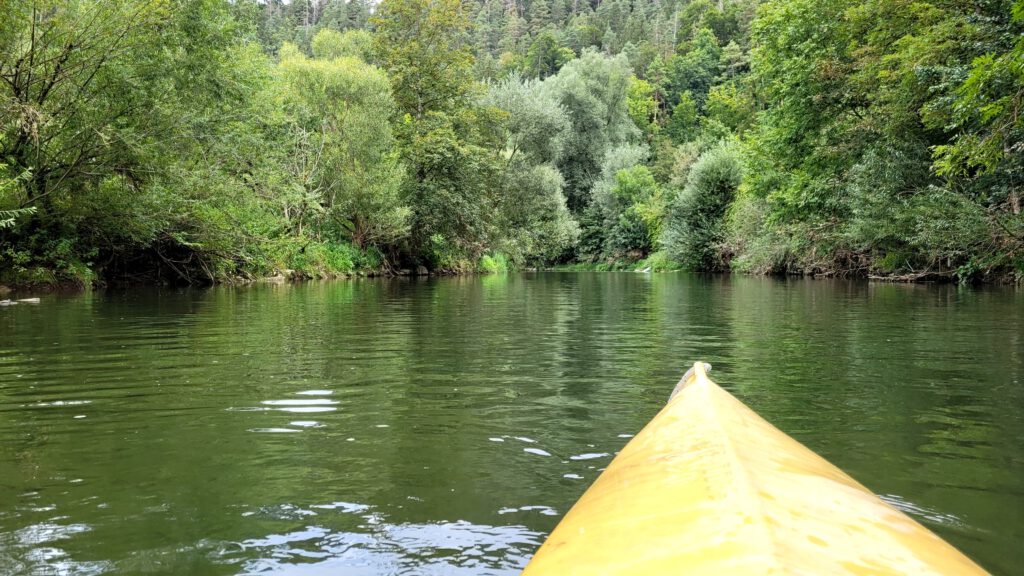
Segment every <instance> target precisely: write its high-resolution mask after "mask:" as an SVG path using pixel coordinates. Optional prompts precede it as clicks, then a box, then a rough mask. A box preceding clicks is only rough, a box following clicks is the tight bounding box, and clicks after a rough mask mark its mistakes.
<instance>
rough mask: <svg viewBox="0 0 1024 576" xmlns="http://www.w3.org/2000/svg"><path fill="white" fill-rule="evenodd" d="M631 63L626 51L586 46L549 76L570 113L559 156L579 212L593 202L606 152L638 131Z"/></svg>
mask: <svg viewBox="0 0 1024 576" xmlns="http://www.w3.org/2000/svg"><path fill="white" fill-rule="evenodd" d="M630 76H631V74H630V70H629V65H628V63H627V62H626V58H625V57H624V56H621V55H620V56H616V57H608V56H605V55H603V54H600V53H598V52H596V51H594V50H587V51H585V52H584V53H583V54H582V55H581V56H580V57H579V58H577V59H575V60H572V61H571V62H569V63H568V64H566V65H565V66H564V67H562V69H561V70H560V71H559V73H558V74H557V75H555V76H552V77H551V78H548V79H547V80H545V83H544V85H545V89H547V90H551V91H552V93H553V94H554V95H555V97H556V99H557V100H558V101H559V102H560V103H561V105H562V107H563V108H564V109H565V111H566V113H567V114H568V116H569V122H570V124H571V125H572V129H571V130H570V131H569V136H568V138H567V139H566V142H565V149H564V152H563V154H562V155H561V157H560V158H559V160H558V169H559V171H560V172H561V173H562V176H563V177H564V178H565V181H566V198H567V199H568V202H569V208H570V209H571V210H572V211H573V213H574V214H580V213H581V212H582V210H583V209H584V208H585V207H586V205H587V204H588V203H589V201H590V188H591V186H593V184H594V182H595V181H596V180H597V178H598V177H599V176H600V175H601V166H602V163H603V162H604V158H605V154H606V153H607V152H608V151H609V150H610V149H612V148H613V147H615V146H618V145H620V144H624V143H628V142H632V141H634V140H635V139H636V138H637V136H638V135H639V130H637V127H636V125H635V124H634V123H633V120H632V119H631V118H630V117H629V107H628V93H627V91H628V88H629V82H630V80H629V79H630Z"/></svg>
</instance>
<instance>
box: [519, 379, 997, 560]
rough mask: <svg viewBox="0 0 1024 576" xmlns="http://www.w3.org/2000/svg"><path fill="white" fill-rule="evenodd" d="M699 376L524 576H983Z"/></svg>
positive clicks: (680, 390) (684, 385) (682, 387)
mask: <svg viewBox="0 0 1024 576" xmlns="http://www.w3.org/2000/svg"><path fill="white" fill-rule="evenodd" d="M705 366H706V365H705V364H703V363H701V362H698V363H697V364H695V365H694V367H693V369H692V370H690V371H689V372H687V374H686V376H684V377H683V379H682V380H681V381H680V382H679V385H678V386H677V387H676V390H675V391H674V392H673V395H672V397H671V398H670V400H669V402H668V404H667V405H666V406H665V407H664V408H663V409H662V410H661V412H660V413H659V414H658V415H657V416H655V417H654V419H653V420H651V422H650V423H649V424H648V425H647V426H646V427H645V428H644V429H643V430H642V431H641V432H640V433H639V434H637V435H636V436H635V437H634V438H633V439H632V440H631V441H630V442H629V444H627V445H626V447H625V448H623V449H622V451H621V452H619V454H618V456H616V457H615V459H614V460H613V461H612V463H611V464H610V465H609V466H608V468H607V469H606V470H605V471H604V472H603V473H601V475H600V476H599V477H598V478H597V480H596V481H595V482H594V484H593V485H592V486H591V487H590V488H589V489H588V490H587V491H586V493H584V494H583V496H582V497H581V498H580V499H579V501H577V503H576V504H575V506H573V507H572V509H571V510H569V512H568V513H567V514H566V515H565V518H563V519H562V521H561V522H560V523H559V524H558V526H557V527H556V528H555V530H554V532H552V533H551V535H550V536H549V537H548V538H547V540H546V541H545V542H544V544H543V545H542V546H541V547H540V549H539V550H538V551H537V553H536V554H535V555H534V557H533V559H532V560H531V561H530V563H529V565H527V567H526V569H525V571H524V572H523V575H524V576H555V575H558V576H571V575H581V576H582V575H589V574H594V575H597V574H601V575H624V574H629V575H654V574H658V575H669V574H671V575H674V574H687V575H701V574H707V575H716V576H717V575H723V574H808V575H810V574H813V575H821V574H830V575H842V574H878V575H881V574H894V575H895V574H901V575H902V574H920V575H923V574H947V575H952V574H986V573H987V572H985V570H983V569H982V568H981V567H980V566H978V565H977V564H975V563H974V562H972V561H971V560H970V559H969V558H967V556H965V555H963V554H962V553H961V552H959V551H958V550H957V549H956V548H954V547H953V546H951V545H950V544H948V543H946V542H945V541H944V540H942V539H941V538H939V537H938V536H936V535H935V534H934V533H932V532H931V531H929V530H928V529H927V528H925V527H924V526H922V525H921V524H919V523H917V522H916V521H914V520H913V519H912V518H910V517H909V516H907V515H906V514H904V513H903V512H900V511H899V510H897V509H895V508H893V507H892V506H890V505H889V504H887V503H886V502H884V501H883V500H882V499H881V498H879V497H878V496H876V495H875V494H873V493H872V492H871V491H870V490H868V489H867V488H865V487H864V486H862V485H861V484H859V483H858V482H857V481H856V480H854V479H853V478H851V477H850V476H848V475H847V474H845V473H844V472H843V471H841V470H840V469H839V468H836V467H835V466H833V465H832V464H830V463H829V462H828V461H826V460H825V459H824V458H822V457H820V456H818V455H817V454H815V453H814V452H812V451H811V450H810V449H808V448H807V447H805V446H804V445H803V444H800V443H799V442H797V441H796V440H794V439H793V438H791V437H789V436H787V435H786V434H785V433H783V432H782V431H780V430H778V429H777V428H775V427H774V426H772V425H771V424H769V423H768V422H767V421H766V420H764V419H762V418H761V417H760V416H758V415H757V414H756V413H754V411H753V410H751V409H750V408H748V407H747V406H745V405H744V404H743V403H742V402H740V401H739V400H737V399H736V398H735V397H734V396H733V395H732V394H730V393H729V392H727V391H725V390H724V389H722V388H721V387H719V386H718V385H717V384H715V383H714V382H712V381H711V379H710V378H708V376H707V373H706V368H705ZM707 368H708V369H709V368H710V366H708V367H707Z"/></svg>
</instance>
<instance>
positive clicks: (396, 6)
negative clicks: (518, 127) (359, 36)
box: [374, 0, 502, 267]
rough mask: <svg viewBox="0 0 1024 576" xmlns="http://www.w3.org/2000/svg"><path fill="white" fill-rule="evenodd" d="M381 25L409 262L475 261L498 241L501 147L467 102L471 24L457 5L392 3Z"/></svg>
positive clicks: (492, 125)
mask: <svg viewBox="0 0 1024 576" xmlns="http://www.w3.org/2000/svg"><path fill="white" fill-rule="evenodd" d="M374 22H375V24H376V32H375V39H374V40H375V44H374V46H375V50H376V52H377V54H378V55H379V58H380V59H381V62H383V64H384V67H385V69H386V70H387V71H388V73H389V76H390V78H391V86H392V91H393V93H394V95H395V100H396V102H397V103H398V108H399V111H400V112H401V113H402V115H401V116H400V117H399V118H398V124H397V134H398V136H399V141H400V144H401V150H402V158H403V159H404V162H405V164H406V166H407V167H408V170H409V178H408V180H407V184H406V186H405V192H404V198H405V201H406V203H407V204H408V205H409V206H410V207H411V208H412V211H413V213H412V228H411V229H412V235H411V241H412V244H411V247H410V248H411V251H410V252H411V253H410V256H411V257H412V258H414V259H417V260H424V261H426V262H428V263H429V264H430V265H431V266H434V267H448V266H456V265H458V263H459V261H460V260H463V259H468V260H469V261H473V262H475V261H476V260H477V259H478V258H479V256H480V255H481V254H482V253H483V251H484V250H485V249H486V246H487V242H488V239H489V238H492V237H493V235H494V230H493V222H492V220H493V218H492V217H493V214H494V203H495V199H494V197H493V194H494V192H495V189H496V186H495V185H494V182H495V180H496V179H497V178H498V176H499V174H500V171H499V168H500V164H499V156H498V154H497V151H498V150H500V148H501V145H502V142H501V137H500V136H501V134H500V131H499V130H498V128H497V127H498V125H499V122H498V118H497V117H496V115H495V114H494V111H493V110H489V109H484V108H480V107H477V106H474V105H473V104H474V103H473V102H472V101H471V98H470V97H471V95H472V93H473V91H474V84H473V78H472V66H473V57H472V54H471V52H470V47H469V44H468V35H467V32H468V29H469V18H468V16H467V14H466V13H465V11H464V10H463V7H462V4H461V2H460V1H459V0H385V1H384V2H383V3H382V4H381V5H380V7H379V10H378V13H377V17H376V18H375V20H374Z"/></svg>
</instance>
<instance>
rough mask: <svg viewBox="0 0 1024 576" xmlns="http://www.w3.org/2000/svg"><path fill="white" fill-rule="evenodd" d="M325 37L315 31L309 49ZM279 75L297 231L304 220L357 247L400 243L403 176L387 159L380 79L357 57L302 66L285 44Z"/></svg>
mask: <svg viewBox="0 0 1024 576" xmlns="http://www.w3.org/2000/svg"><path fill="white" fill-rule="evenodd" d="M329 34H336V33H332V32H321V33H320V34H319V35H318V36H317V38H316V39H314V41H313V42H314V45H315V46H316V45H319V44H322V43H323V42H317V40H318V39H320V37H321V35H329ZM280 68H281V73H282V76H283V78H284V80H285V81H286V83H287V92H286V94H287V102H288V103H289V108H290V110H291V112H292V114H293V118H294V124H293V126H292V128H291V130H290V132H291V133H292V134H293V135H294V137H295V146H296V154H295V161H294V162H293V164H292V165H293V167H294V168H295V170H294V171H295V174H294V176H295V177H296V178H297V179H298V180H299V181H300V182H302V184H303V186H304V187H305V188H306V192H307V195H306V196H305V198H306V199H307V200H308V203H306V204H304V205H300V206H297V207H295V210H294V211H293V213H292V214H289V217H291V218H292V219H293V220H295V224H296V226H297V227H299V229H300V231H301V227H302V225H303V223H304V222H306V221H309V222H310V223H312V224H313V225H315V226H317V227H318V231H321V232H327V233H333V234H339V235H344V236H347V238H348V239H349V240H351V242H352V243H353V244H354V245H356V246H358V247H360V248H362V247H367V246H371V245H382V244H387V243H391V242H394V241H396V240H398V239H399V238H401V237H402V236H404V235H405V234H406V232H407V231H408V217H409V210H408V208H406V207H405V206H403V205H402V203H401V201H400V199H399V188H400V187H401V184H402V179H403V176H404V169H403V167H402V166H401V165H400V164H399V162H398V158H397V154H395V152H394V144H395V140H394V136H393V135H392V133H391V127H390V124H389V121H390V118H391V116H392V114H393V113H394V110H395V104H394V100H393V99H392V98H391V92H390V87H389V84H388V79H387V76H385V74H384V73H383V72H382V71H381V70H380V69H378V68H377V67H375V66H372V65H369V64H366V63H365V62H363V61H361V60H358V59H356V58H352V57H347V56H345V57H340V58H329V59H309V58H307V57H305V56H304V55H302V54H301V53H300V52H299V51H298V49H296V48H295V47H294V46H289V45H286V46H285V48H282V50H281V64H280ZM310 203H315V205H310ZM321 215H322V217H321Z"/></svg>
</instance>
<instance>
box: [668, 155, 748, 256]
mask: <svg viewBox="0 0 1024 576" xmlns="http://www.w3.org/2000/svg"><path fill="white" fill-rule="evenodd" d="M742 177H743V171H742V168H741V166H740V161H739V155H738V153H737V152H736V150H735V149H734V148H733V147H732V146H731V145H729V144H721V145H719V146H717V147H715V148H713V149H711V150H709V151H708V152H706V153H704V154H702V155H701V157H700V159H698V160H697V162H696V163H695V164H694V165H693V168H692V169H691V170H690V174H689V176H688V177H687V181H686V186H685V187H684V188H683V190H682V191H680V192H679V194H678V195H677V196H676V198H675V201H674V202H673V203H672V205H671V208H670V211H669V219H668V223H667V225H666V228H665V233H664V235H663V236H662V245H663V246H664V247H665V251H666V253H667V254H668V256H669V257H670V258H672V259H673V260H676V261H678V262H680V263H682V264H683V265H684V266H686V267H687V268H691V269H694V270H717V269H721V268H723V267H724V262H723V258H721V250H722V248H723V246H722V244H723V241H724V240H725V213H726V208H727V207H728V206H729V203H730V202H732V200H733V198H734V196H735V194H736V189H737V187H738V186H739V185H740V182H741V180H742Z"/></svg>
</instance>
